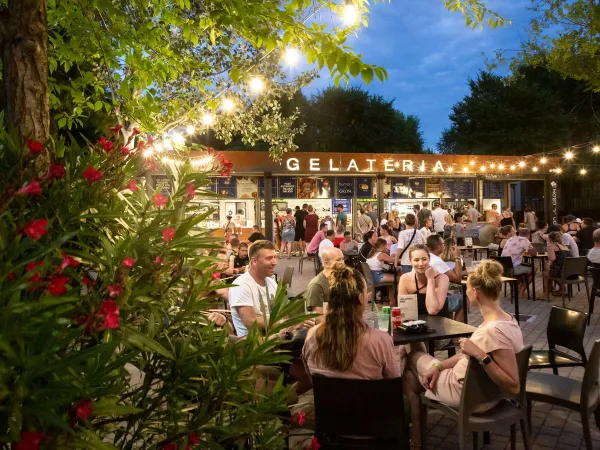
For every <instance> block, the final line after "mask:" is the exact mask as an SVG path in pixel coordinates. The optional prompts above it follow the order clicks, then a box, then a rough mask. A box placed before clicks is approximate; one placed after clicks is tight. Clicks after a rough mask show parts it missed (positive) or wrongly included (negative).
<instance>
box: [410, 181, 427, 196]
mask: <svg viewBox="0 0 600 450" xmlns="http://www.w3.org/2000/svg"><path fill="white" fill-rule="evenodd" d="M408 186H409V188H410V190H409V197H410V198H417V197H425V178H411V179H410V180H408ZM419 194H420V195H419Z"/></svg>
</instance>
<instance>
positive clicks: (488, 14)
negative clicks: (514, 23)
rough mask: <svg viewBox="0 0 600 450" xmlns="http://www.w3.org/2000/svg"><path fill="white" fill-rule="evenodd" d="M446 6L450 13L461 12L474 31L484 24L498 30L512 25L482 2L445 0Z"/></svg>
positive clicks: (466, 23)
mask: <svg viewBox="0 0 600 450" xmlns="http://www.w3.org/2000/svg"><path fill="white" fill-rule="evenodd" d="M444 6H445V7H446V9H447V10H448V11H452V12H461V13H462V14H463V15H464V17H465V25H466V26H468V27H470V28H472V29H474V28H475V27H477V26H479V27H480V28H483V25H484V24H487V26H489V27H491V28H493V29H496V28H498V27H501V28H502V27H503V26H504V25H505V24H507V23H508V24H510V23H511V21H510V20H506V19H504V18H502V17H501V16H500V15H498V14H497V13H495V12H494V11H492V10H490V9H488V8H487V7H486V6H485V4H484V2H482V1H481V0H444ZM486 18H487V20H486Z"/></svg>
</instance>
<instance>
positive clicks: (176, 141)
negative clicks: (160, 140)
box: [173, 133, 185, 145]
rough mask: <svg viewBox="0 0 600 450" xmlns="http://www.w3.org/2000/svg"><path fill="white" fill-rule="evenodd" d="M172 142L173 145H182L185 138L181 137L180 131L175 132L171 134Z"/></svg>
mask: <svg viewBox="0 0 600 450" xmlns="http://www.w3.org/2000/svg"><path fill="white" fill-rule="evenodd" d="M173 143H174V144H175V145H183V144H185V138H184V137H183V134H181V133H175V134H173Z"/></svg>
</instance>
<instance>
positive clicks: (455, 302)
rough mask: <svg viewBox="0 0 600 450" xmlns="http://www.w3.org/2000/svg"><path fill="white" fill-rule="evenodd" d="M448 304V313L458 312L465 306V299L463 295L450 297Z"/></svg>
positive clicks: (447, 299)
mask: <svg viewBox="0 0 600 450" xmlns="http://www.w3.org/2000/svg"><path fill="white" fill-rule="evenodd" d="M446 303H448V311H450V312H456V311H458V310H460V309H461V308H462V306H463V297H462V295H448V296H447V297H446Z"/></svg>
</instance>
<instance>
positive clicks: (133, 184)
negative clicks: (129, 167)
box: [127, 179, 140, 192]
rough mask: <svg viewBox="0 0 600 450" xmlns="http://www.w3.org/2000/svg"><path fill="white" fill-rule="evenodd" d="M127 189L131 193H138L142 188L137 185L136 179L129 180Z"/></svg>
mask: <svg viewBox="0 0 600 450" xmlns="http://www.w3.org/2000/svg"><path fill="white" fill-rule="evenodd" d="M127 189H129V190H130V191H131V192H137V191H139V189H140V187H139V186H138V185H137V182H136V181H135V180H134V179H131V180H129V184H128V185H127Z"/></svg>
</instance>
